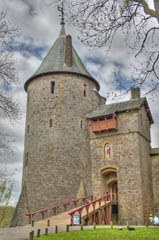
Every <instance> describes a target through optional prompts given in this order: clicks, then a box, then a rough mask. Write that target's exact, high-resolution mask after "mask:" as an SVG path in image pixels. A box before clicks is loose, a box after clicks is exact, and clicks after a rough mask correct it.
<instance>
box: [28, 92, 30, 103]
mask: <svg viewBox="0 0 159 240" xmlns="http://www.w3.org/2000/svg"><path fill="white" fill-rule="evenodd" d="M29 95H30V94H29V91H28V102H29V97H30V96H29Z"/></svg>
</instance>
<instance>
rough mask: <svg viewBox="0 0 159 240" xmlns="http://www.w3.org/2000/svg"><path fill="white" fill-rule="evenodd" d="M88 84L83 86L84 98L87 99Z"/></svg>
mask: <svg viewBox="0 0 159 240" xmlns="http://www.w3.org/2000/svg"><path fill="white" fill-rule="evenodd" d="M86 86H87V85H86V84H84V85H83V96H84V97H86Z"/></svg>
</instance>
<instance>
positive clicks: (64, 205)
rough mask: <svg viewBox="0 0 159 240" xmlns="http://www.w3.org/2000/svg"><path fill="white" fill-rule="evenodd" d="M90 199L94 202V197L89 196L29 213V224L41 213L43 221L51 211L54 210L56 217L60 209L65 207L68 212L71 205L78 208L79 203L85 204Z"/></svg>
mask: <svg viewBox="0 0 159 240" xmlns="http://www.w3.org/2000/svg"><path fill="white" fill-rule="evenodd" d="M88 199H91V200H93V195H88V196H84V197H81V198H76V199H71V200H67V201H64V202H61V203H58V204H55V205H53V206H50V207H47V208H43V209H40V210H37V211H34V212H31V213H27V214H26V216H28V217H29V224H31V221H32V218H33V217H34V216H35V215H36V214H39V213H40V214H41V215H42V219H44V218H45V216H46V213H47V212H48V211H49V210H53V213H54V215H56V214H57V210H58V209H59V208H60V207H64V210H65V211H67V207H68V205H69V204H71V203H73V204H74V206H75V207H77V203H78V202H79V201H81V200H82V201H83V203H85V202H86V200H88Z"/></svg>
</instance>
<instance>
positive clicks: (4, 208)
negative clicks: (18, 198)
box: [0, 180, 14, 227]
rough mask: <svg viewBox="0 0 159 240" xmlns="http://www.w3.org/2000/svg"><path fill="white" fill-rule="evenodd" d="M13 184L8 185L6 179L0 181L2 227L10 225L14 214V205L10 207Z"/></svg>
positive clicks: (0, 223)
mask: <svg viewBox="0 0 159 240" xmlns="http://www.w3.org/2000/svg"><path fill="white" fill-rule="evenodd" d="M12 190H13V184H11V185H9V186H7V182H6V181H5V180H4V181H2V182H0V227H8V226H9V224H10V221H11V218H12V215H13V209H14V208H12V207H8V204H9V200H10V197H11V194H12Z"/></svg>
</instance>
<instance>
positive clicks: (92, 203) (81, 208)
mask: <svg viewBox="0 0 159 240" xmlns="http://www.w3.org/2000/svg"><path fill="white" fill-rule="evenodd" d="M111 199H112V198H111V194H110V193H107V194H105V195H104V196H102V197H100V198H97V199H96V200H93V201H91V202H89V203H87V204H85V205H83V206H81V207H79V208H76V209H75V210H73V211H71V212H69V213H68V214H69V215H70V217H71V219H70V221H71V225H73V216H74V215H75V214H76V213H77V212H78V213H79V214H80V215H81V214H82V211H83V209H84V208H85V209H86V211H87V217H88V219H90V216H89V210H88V209H89V207H90V206H91V205H92V206H93V209H94V211H95V204H96V203H97V202H98V204H99V206H101V201H102V200H105V201H109V200H110V201H111ZM110 205H111V204H110ZM100 211H101V210H100V209H99V211H98V223H99V222H101V212H100ZM110 220H111V213H110V209H109V210H107V222H108V223H110Z"/></svg>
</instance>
